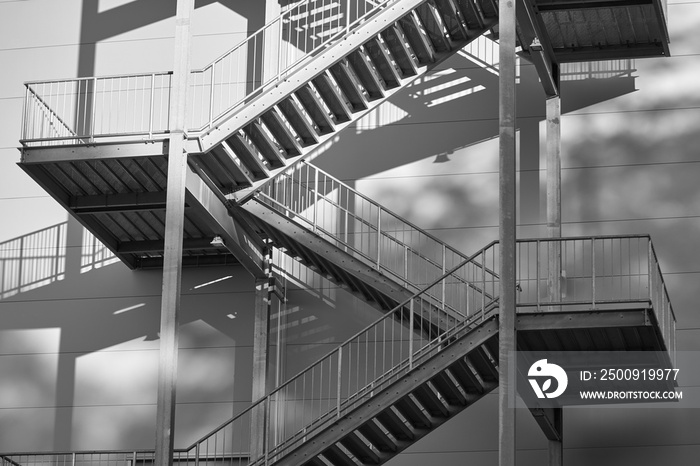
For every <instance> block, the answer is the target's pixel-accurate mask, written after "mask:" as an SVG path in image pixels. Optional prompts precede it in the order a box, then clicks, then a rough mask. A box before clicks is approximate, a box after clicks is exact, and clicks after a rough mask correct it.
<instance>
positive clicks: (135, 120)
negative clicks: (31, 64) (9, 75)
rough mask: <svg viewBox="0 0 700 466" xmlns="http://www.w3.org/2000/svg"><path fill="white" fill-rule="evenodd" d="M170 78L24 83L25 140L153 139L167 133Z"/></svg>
mask: <svg viewBox="0 0 700 466" xmlns="http://www.w3.org/2000/svg"><path fill="white" fill-rule="evenodd" d="M171 76H172V74H171V73H170V72H168V73H151V74H138V75H125V76H106V77H99V78H79V79H68V80H60V81H46V82H30V83H26V84H25V87H26V97H25V106H24V120H23V122H24V123H23V125H22V143H23V144H27V145H49V144H51V145H56V144H78V143H91V142H94V141H95V140H97V139H100V138H106V137H112V138H114V137H122V138H125V137H133V136H142V137H144V138H148V139H153V138H154V137H156V136H158V135H163V134H165V133H167V132H168V128H169V117H170V116H169V115H170V86H171Z"/></svg>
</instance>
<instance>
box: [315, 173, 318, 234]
mask: <svg viewBox="0 0 700 466" xmlns="http://www.w3.org/2000/svg"><path fill="white" fill-rule="evenodd" d="M317 221H318V170H314V233H316V224H317Z"/></svg>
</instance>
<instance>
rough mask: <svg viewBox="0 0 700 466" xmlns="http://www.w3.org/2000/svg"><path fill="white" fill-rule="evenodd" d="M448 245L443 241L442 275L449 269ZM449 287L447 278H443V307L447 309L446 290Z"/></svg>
mask: <svg viewBox="0 0 700 466" xmlns="http://www.w3.org/2000/svg"><path fill="white" fill-rule="evenodd" d="M445 249H446V247H445V243H442V274H441V275H442V276H443V277H444V276H445V272H447V269H446V268H445V261H446V260H447V258H446V250H445ZM446 287H447V280H445V279H443V280H442V309H443V310H444V309H445V294H446V292H447V290H446Z"/></svg>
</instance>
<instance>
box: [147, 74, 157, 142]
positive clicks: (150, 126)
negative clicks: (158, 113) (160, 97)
mask: <svg viewBox="0 0 700 466" xmlns="http://www.w3.org/2000/svg"><path fill="white" fill-rule="evenodd" d="M155 93H156V75H155V73H153V74H151V105H150V110H149V112H148V139H153V105H154V102H155Z"/></svg>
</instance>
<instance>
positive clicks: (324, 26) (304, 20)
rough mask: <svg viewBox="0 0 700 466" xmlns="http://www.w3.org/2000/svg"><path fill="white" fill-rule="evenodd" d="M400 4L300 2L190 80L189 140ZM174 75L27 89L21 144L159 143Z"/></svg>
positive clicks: (351, 0)
mask: <svg viewBox="0 0 700 466" xmlns="http://www.w3.org/2000/svg"><path fill="white" fill-rule="evenodd" d="M397 1H398V0H307V1H304V2H299V3H298V4H296V5H294V6H293V7H292V8H290V9H289V10H287V11H285V12H283V13H282V14H281V15H280V16H278V17H277V18H275V19H273V20H272V21H271V22H269V23H267V24H266V25H265V26H263V27H262V28H261V29H260V30H258V31H257V32H255V33H253V34H252V35H250V36H249V37H247V38H246V39H245V40H243V41H242V42H241V43H239V44H238V45H236V46H235V47H233V48H232V49H230V50H229V51H228V52H226V53H225V54H223V55H221V56H220V57H219V58H217V59H216V60H214V61H213V62H212V63H211V64H209V65H208V66H206V67H205V68H203V69H201V70H194V71H192V72H191V73H190V79H189V87H190V92H189V93H188V99H189V101H188V108H189V111H188V118H189V120H188V122H187V126H188V128H189V131H190V132H198V131H203V130H205V129H206V128H209V127H212V126H214V125H215V123H216V121H217V120H219V119H220V118H222V117H223V116H224V115H226V114H227V113H228V112H230V111H231V110H233V109H235V108H237V107H238V106H240V105H242V104H244V103H245V102H248V101H249V100H250V99H252V98H254V97H256V96H257V95H258V93H260V92H261V91H262V90H263V89H264V88H266V87H269V86H271V85H273V84H275V83H278V82H280V81H282V80H284V79H286V77H287V76H288V75H289V74H290V73H292V72H293V71H295V70H296V69H299V68H300V67H302V66H304V65H305V64H306V63H307V61H308V60H310V59H311V58H312V57H314V56H316V55H317V54H319V53H320V52H322V51H323V50H324V49H325V48H327V47H328V46H330V45H331V44H333V43H335V42H336V41H337V40H339V39H341V38H342V37H343V36H344V35H345V34H347V33H349V32H351V31H353V30H355V29H356V28H358V27H360V26H361V25H362V24H364V23H365V22H366V21H367V20H369V19H370V18H371V17H373V16H374V15H376V14H377V13H379V12H380V11H381V10H383V9H385V8H386V7H387V6H388V5H390V4H393V3H395V2H397ZM170 77H171V72H163V73H151V74H137V75H124V76H111V77H90V78H78V79H67V80H56V81H43V82H29V83H26V84H25V86H26V98H25V110H24V124H23V129H22V143H23V144H25V145H49V144H51V145H56V144H78V143H92V142H94V141H95V140H99V139H107V138H109V139H114V138H133V137H135V136H139V137H142V138H144V139H146V138H147V139H153V138H157V137H160V136H162V135H163V134H164V133H166V132H167V131H168V128H169V112H170V86H171V81H170Z"/></svg>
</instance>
